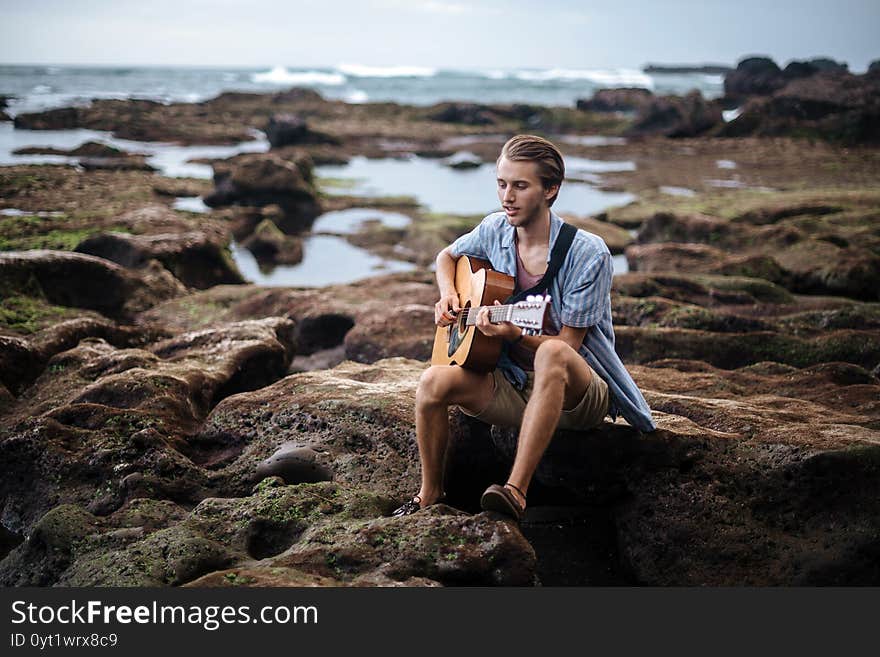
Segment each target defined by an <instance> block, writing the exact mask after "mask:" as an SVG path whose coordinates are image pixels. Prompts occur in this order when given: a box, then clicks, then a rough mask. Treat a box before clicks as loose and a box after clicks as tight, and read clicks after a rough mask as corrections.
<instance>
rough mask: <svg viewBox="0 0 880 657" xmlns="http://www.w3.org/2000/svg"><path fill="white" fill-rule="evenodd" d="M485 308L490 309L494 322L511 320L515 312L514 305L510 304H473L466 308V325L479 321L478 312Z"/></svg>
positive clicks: (490, 316)
mask: <svg viewBox="0 0 880 657" xmlns="http://www.w3.org/2000/svg"><path fill="white" fill-rule="evenodd" d="M483 308H488V309H489V321H490V322H492V323H493V324H499V323H501V322H508V321H510V318H511V315H512V313H513V306H512V305H509V304H508V305H503V306H472V307H470V308H467V309H465V311H464V313H465V320H464V322H465V326H473V325H475V324H476V323H477V314H478V313H479V312H480V310H482V309H483Z"/></svg>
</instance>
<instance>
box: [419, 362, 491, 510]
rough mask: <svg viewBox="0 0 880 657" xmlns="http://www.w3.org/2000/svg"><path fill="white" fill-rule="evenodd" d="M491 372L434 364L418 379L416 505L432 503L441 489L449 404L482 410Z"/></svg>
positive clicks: (447, 432) (489, 385)
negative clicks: (419, 468) (419, 469)
mask: <svg viewBox="0 0 880 657" xmlns="http://www.w3.org/2000/svg"><path fill="white" fill-rule="evenodd" d="M493 386H494V384H493V381H492V375H491V374H479V373H476V372H471V371H469V370H465V369H462V368H460V367H456V366H450V365H434V366H431V367H430V368H428V369H427V370H426V371H425V373H424V374H422V378H421V379H420V380H419V387H418V390H417V391H416V438H417V440H418V443H419V459H420V460H421V465H422V486H421V488H420V489H419V498H420V499H421V503H420V505H421V506H422V507H425V506H428V505H429V504H433V503H434V502H435V501H436V500H437V498H438V497H440V495H441V494H442V493H443V469H444V462H445V458H446V447H447V444H448V443H449V417H448V415H447V413H448V409H449V406H450V405H451V404H457V405H460V406H464V407H465V408H467V409H468V410H469V411H472V412H479V411H482V410H483V409H484V408H486V406H488V405H489V402H490V401H492V395H493V393H494V390H493Z"/></svg>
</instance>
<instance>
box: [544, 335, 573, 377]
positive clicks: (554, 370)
mask: <svg viewBox="0 0 880 657" xmlns="http://www.w3.org/2000/svg"><path fill="white" fill-rule="evenodd" d="M573 351H574V350H573V349H572V348H571V347H570V346H568V345H567V344H566V343H565V342H563V341H562V340H544V342H542V343H541V344H540V345H538V349H537V350H536V351H535V378H536V380H537V379H538V378H543V379H550V380H555V379H559V380H562V381H565V376H566V371H567V368H566V367H565V362H566V360H567V359H568V358H569V357H570V356H571V353H572V352H573Z"/></svg>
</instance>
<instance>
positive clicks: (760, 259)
mask: <svg viewBox="0 0 880 657" xmlns="http://www.w3.org/2000/svg"><path fill="white" fill-rule="evenodd" d="M626 259H627V262H628V263H629V269H630V271H640V272H647V273H657V272H665V273H678V274H684V273H700V274H722V275H725V276H744V277H749V278H763V279H764V280H766V281H770V282H771V283H775V284H776V285H781V286H782V287H790V286H791V275H790V272H788V270H785V269H783V268H782V267H781V266H780V265H779V263H778V262H777V261H776V259H775V258H773V257H772V256H770V255H754V256H749V255H745V256H744V255H734V256H731V255H728V254H727V252H726V251H723V250H721V249H717V248H715V247H712V246H709V245H707V244H680V243H659V244H643V245H631V246H628V247H627V248H626Z"/></svg>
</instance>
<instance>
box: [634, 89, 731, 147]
mask: <svg viewBox="0 0 880 657" xmlns="http://www.w3.org/2000/svg"><path fill="white" fill-rule="evenodd" d="M723 123H724V119H723V118H722V114H721V106H720V105H718V104H717V103H715V102H712V101H707V100H705V99H704V98H703V96H702V94H701V93H700V92H699V91H692V92H690V93H688V94H687V95H686V96H683V97H678V96H659V97H655V98H652V99H651V100H650V102H649V103H646V104H644V105H643V106H642V107H641V109H640V110H639V114H638V116H637V117H636V119H635V121H634V122H633V124H632V126H630V128H628V130H627V134H628V135H629V136H646V135H663V136H666V137H697V136H699V135H702V134H705V133H707V132H709V131H710V130H712V129H713V128H716V127H718V126H721V125H723Z"/></svg>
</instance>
